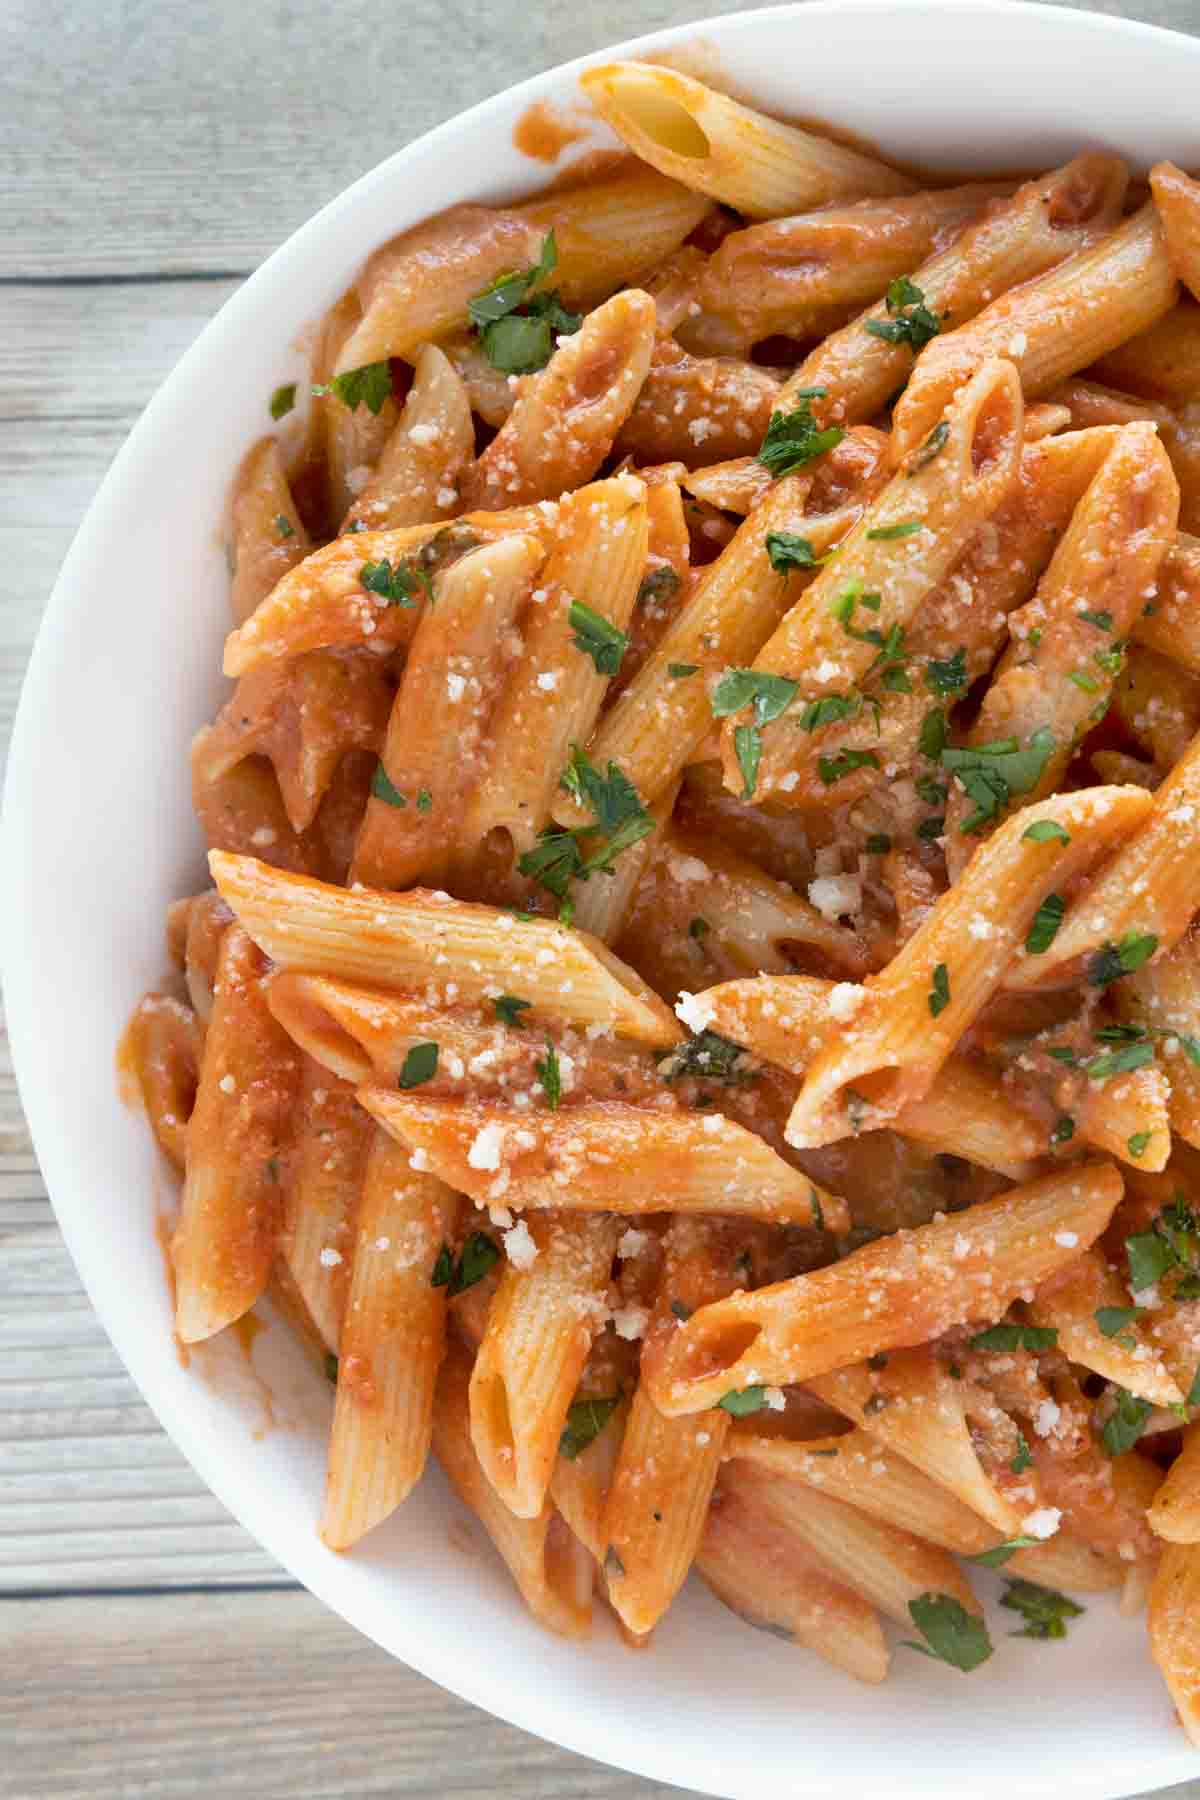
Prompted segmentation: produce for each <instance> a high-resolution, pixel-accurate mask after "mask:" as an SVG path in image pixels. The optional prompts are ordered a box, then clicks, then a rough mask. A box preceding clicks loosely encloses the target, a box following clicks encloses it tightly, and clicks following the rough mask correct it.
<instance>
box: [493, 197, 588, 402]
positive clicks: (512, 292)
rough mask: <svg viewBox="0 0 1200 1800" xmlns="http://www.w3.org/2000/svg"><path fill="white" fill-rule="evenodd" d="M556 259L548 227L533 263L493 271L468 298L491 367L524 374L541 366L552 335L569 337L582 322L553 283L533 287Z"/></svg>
mask: <svg viewBox="0 0 1200 1800" xmlns="http://www.w3.org/2000/svg"><path fill="white" fill-rule="evenodd" d="M557 264H558V248H557V245H556V244H555V240H554V233H553V231H550V232H547V234H546V236H545V237H544V238H543V239H542V250H541V255H540V256H539V258H538V261H537V263H536V264H535V266H534V267H533V268H532V269H519V270H515V271H513V273H511V274H508V275H499V276H497V278H496V280H495V281H493V282H492V284H491V286H490V287H487V288H484V290H483V292H482V293H481V294H476V295H475V296H474V298H473V299H471V300H468V302H467V313H468V316H469V318H470V320H471V323H472V325H474V327H475V329H476V330H477V331H478V333H479V342H480V346H481V348H482V350H483V353H484V355H485V356H486V357H487V359H488V361H489V362H490V363H491V365H492V367H493V368H495V369H499V370H501V372H502V373H504V374H506V375H528V374H531V373H532V372H533V371H534V370H535V369H542V368H545V366H546V364H547V363H548V362H549V360H550V356H551V353H552V351H553V349H554V338H555V335H556V334H561V335H563V336H566V337H569V336H571V335H572V334H573V333H574V332H576V331H578V330H579V327H580V325H581V324H582V322H583V321H582V317H581V315H580V314H579V313H572V312H568V311H567V309H566V308H565V307H564V306H563V304H562V301H561V300H560V299H559V296H558V294H557V293H555V292H554V291H553V290H552V289H543V290H542V292H540V293H536V294H535V293H534V291H533V290H534V289H535V288H536V287H537V286H538V284H539V282H542V281H544V280H545V279H546V277H547V276H548V275H550V274H551V273H552V272H553V270H554V269H555V268H556V267H557ZM518 308H523V309H524V310H523V311H518Z"/></svg>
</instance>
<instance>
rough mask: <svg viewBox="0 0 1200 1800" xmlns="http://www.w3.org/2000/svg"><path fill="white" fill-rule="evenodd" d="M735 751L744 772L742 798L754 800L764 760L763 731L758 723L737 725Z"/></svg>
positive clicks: (734, 738) (734, 732)
mask: <svg viewBox="0 0 1200 1800" xmlns="http://www.w3.org/2000/svg"><path fill="white" fill-rule="evenodd" d="M733 753H734V755H735V756H736V757H737V765H738V768H739V769H740V770H741V772H742V799H743V800H752V799H753V798H754V790H755V788H756V787H757V786H758V766H759V764H760V763H761V761H762V732H761V731H760V730H759V729H758V726H757V725H735V726H734V728H733Z"/></svg>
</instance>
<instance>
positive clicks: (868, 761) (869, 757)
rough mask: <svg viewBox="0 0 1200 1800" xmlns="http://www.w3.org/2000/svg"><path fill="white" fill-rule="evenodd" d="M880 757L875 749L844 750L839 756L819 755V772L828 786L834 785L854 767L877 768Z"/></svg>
mask: <svg viewBox="0 0 1200 1800" xmlns="http://www.w3.org/2000/svg"><path fill="white" fill-rule="evenodd" d="M878 767H879V758H878V757H877V756H876V754H875V752H874V751H873V750H843V751H842V752H841V753H840V754H839V755H838V756H818V758H817V773H818V775H819V776H820V777H821V780H822V781H823V782H824V783H825V786H826V787H832V786H833V784H834V782H835V781H840V780H841V779H842V777H843V775H849V774H850V772H851V770H852V769H877V768H878Z"/></svg>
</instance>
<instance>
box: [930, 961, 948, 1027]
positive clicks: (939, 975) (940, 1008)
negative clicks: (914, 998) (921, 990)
mask: <svg viewBox="0 0 1200 1800" xmlns="http://www.w3.org/2000/svg"><path fill="white" fill-rule="evenodd" d="M949 1004H950V971H949V969H947V967H946V965H945V963H939V964H938V965H937V967H936V969H935V970H934V971H933V986H932V987H931V988H930V990H929V1010H930V1012H931V1013H932V1014H933V1016H934V1018H935V1019H936V1018H937V1016H938V1014H939V1013H940V1012H944V1011H945V1010H946V1008H947V1007H948V1006H949Z"/></svg>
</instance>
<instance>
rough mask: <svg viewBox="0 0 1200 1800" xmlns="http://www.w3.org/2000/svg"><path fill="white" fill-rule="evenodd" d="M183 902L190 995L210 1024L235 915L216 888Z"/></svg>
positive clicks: (198, 1012)
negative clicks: (222, 958)
mask: <svg viewBox="0 0 1200 1800" xmlns="http://www.w3.org/2000/svg"><path fill="white" fill-rule="evenodd" d="M183 904H185V905H186V906H187V909H188V911H187V925H186V930H185V935H184V942H183V957H182V961H183V971H184V976H185V979H186V981H187V990H188V998H189V999H190V1001H191V1003H192V1007H193V1009H194V1011H195V1014H196V1017H197V1018H198V1019H199V1020H200V1022H201V1023H202V1024H203V1025H207V1024H208V1021H209V1020H210V1019H211V1017H212V1005H213V984H214V983H215V981H216V979H217V959H218V958H219V956H220V954H221V939H222V937H223V936H224V934H225V927H226V926H227V925H228V924H229V922H230V920H231V919H232V917H233V914H232V913H231V912H230V910H229V908H228V907H227V906H226V904H225V902H224V901H223V900H222V898H221V896H220V894H218V893H217V892H216V890H215V889H214V888H210V889H209V891H208V892H207V893H206V894H197V895H196V897H195V899H194V900H188V901H185V902H184V903H183Z"/></svg>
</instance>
